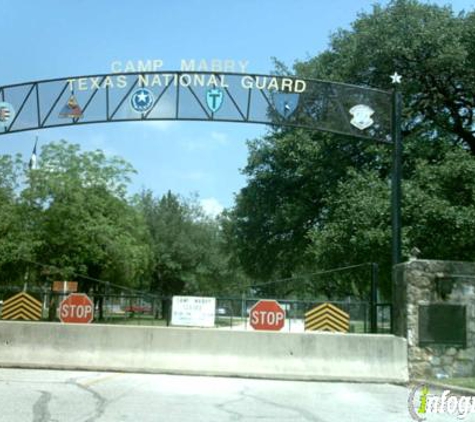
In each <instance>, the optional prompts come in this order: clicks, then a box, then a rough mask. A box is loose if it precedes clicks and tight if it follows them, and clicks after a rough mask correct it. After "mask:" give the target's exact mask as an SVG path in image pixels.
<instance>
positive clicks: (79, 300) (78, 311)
mask: <svg viewBox="0 0 475 422" xmlns="http://www.w3.org/2000/svg"><path fill="white" fill-rule="evenodd" d="M59 319H60V320H61V322H64V323H76V324H89V323H90V322H91V321H92V320H93V319H94V304H93V302H92V300H91V299H90V298H89V297H88V296H87V295H86V294H84V293H73V294H70V295H69V296H68V297H67V298H66V299H64V300H63V301H62V302H61V304H60V305H59Z"/></svg>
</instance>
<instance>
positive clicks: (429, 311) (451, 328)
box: [419, 305, 467, 347]
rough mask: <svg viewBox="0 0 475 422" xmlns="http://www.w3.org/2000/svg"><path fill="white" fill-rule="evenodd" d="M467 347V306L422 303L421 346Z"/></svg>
mask: <svg viewBox="0 0 475 422" xmlns="http://www.w3.org/2000/svg"><path fill="white" fill-rule="evenodd" d="M435 344H440V345H451V346H460V347H466V344H467V318H466V308H465V306H461V305H420V306H419V346H428V345H435Z"/></svg>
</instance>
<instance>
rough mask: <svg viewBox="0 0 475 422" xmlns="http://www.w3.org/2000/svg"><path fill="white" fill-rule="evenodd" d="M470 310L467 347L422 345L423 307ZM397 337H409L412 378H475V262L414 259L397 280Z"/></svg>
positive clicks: (398, 273)
mask: <svg viewBox="0 0 475 422" xmlns="http://www.w3.org/2000/svg"><path fill="white" fill-rule="evenodd" d="M435 304H446V305H463V306H465V307H466V319H467V321H466V327H467V333H466V339H467V342H466V347H454V346H450V345H444V344H434V345H430V346H421V345H420V344H419V306H421V305H435ZM393 324H394V330H395V334H396V335H398V336H402V337H405V338H407V341H408V348H409V350H408V359H409V373H410V376H411V377H412V378H426V377H434V378H445V377H470V376H472V377H473V376H475V263H471V262H452V261H434V260H412V261H409V262H406V263H403V264H400V265H398V266H396V269H395V274H394V279H393Z"/></svg>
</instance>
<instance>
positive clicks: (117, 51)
mask: <svg viewBox="0 0 475 422" xmlns="http://www.w3.org/2000/svg"><path fill="white" fill-rule="evenodd" d="M373 3H374V1H373V0H368V1H366V0H332V1H326V0H294V1H288V0H239V1H238V0H219V1H216V0H206V1H205V0H202V1H199V0H175V1H174V2H170V1H162V0H156V1H152V0H149V1H141V2H118V1H111V0H102V1H97V0H95V1H93V0H76V1H73V2H66V1H64V0H63V1H57V0H44V1H35V0H29V1H27V0H15V1H13V0H0V22H1V28H2V34H3V43H2V49H1V50H0V86H1V85H7V84H12V83H19V82H27V81H33V80H41V79H48V78H55V77H66V76H75V75H87V74H98V73H108V72H109V71H110V69H111V63H112V62H113V61H117V60H119V61H122V62H125V61H127V60H134V61H137V60H147V59H161V60H163V61H164V63H165V64H164V67H163V70H179V66H180V60H181V59H208V60H211V59H234V60H248V61H249V62H250V64H249V67H248V70H249V71H250V72H252V73H270V71H272V60H271V57H277V58H278V59H279V60H282V61H283V62H285V63H286V64H288V65H291V64H292V63H293V62H294V61H295V60H297V59H301V60H302V59H305V58H306V57H309V56H314V55H316V54H318V53H319V52H321V51H322V50H324V49H325V48H326V47H327V45H328V40H329V35H330V34H331V33H332V32H334V31H336V30H337V29H338V28H340V27H348V26H349V24H350V23H351V22H352V21H353V20H354V19H355V18H356V16H357V13H358V12H360V11H370V10H371V5H372V4H373ZM383 3H386V1H384V2H383ZM436 3H439V4H447V3H450V4H451V5H452V7H453V8H454V10H456V11H459V10H462V9H465V10H471V9H473V5H474V3H475V0H453V1H450V2H449V1H436ZM266 130H267V128H266V127H265V126H260V125H251V124H249V125H246V124H236V123H208V122H202V123H198V122H143V123H114V124H106V125H84V126H78V127H70V128H57V129H46V130H42V131H40V132H38V133H36V132H34V131H31V132H21V133H17V134H11V135H5V136H1V137H0V154H13V153H17V152H20V153H22V154H24V156H25V157H26V158H29V155H30V153H31V149H32V146H33V143H34V138H35V136H36V135H38V136H39V139H40V145H41V144H44V143H47V142H50V141H54V140H59V139H66V140H68V141H70V142H74V143H79V144H80V145H81V147H82V148H83V149H97V148H100V149H103V150H104V151H105V152H106V153H108V154H115V155H120V156H121V157H123V158H125V159H126V160H127V161H129V162H130V163H131V164H132V165H133V166H134V167H135V169H136V170H137V171H138V174H137V175H136V176H135V177H134V180H133V185H132V186H131V192H136V191H138V190H140V189H141V188H142V187H145V188H149V189H152V190H153V191H154V192H155V193H156V194H157V195H161V194H163V193H165V192H166V191H167V190H169V189H170V190H172V191H173V192H175V193H179V194H181V195H183V196H185V197H186V196H189V195H190V194H193V193H197V194H198V195H199V197H200V199H201V200H203V201H204V204H205V205H206V207H207V209H210V210H212V209H213V208H214V209H219V207H220V206H225V207H229V206H231V205H232V203H233V197H234V194H235V193H236V192H238V191H239V189H240V188H241V187H243V186H244V184H245V179H244V177H243V176H242V175H241V174H240V172H239V169H240V168H242V167H244V166H245V164H246V158H247V148H246V144H245V141H246V139H250V138H255V137H258V136H261V135H262V134H264V133H265V132H266Z"/></svg>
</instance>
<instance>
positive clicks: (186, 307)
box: [172, 296, 216, 327]
mask: <svg viewBox="0 0 475 422" xmlns="http://www.w3.org/2000/svg"><path fill="white" fill-rule="evenodd" d="M215 312H216V298H214V297H196V296H173V305H172V325H182V326H186V327H214V317H215Z"/></svg>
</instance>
